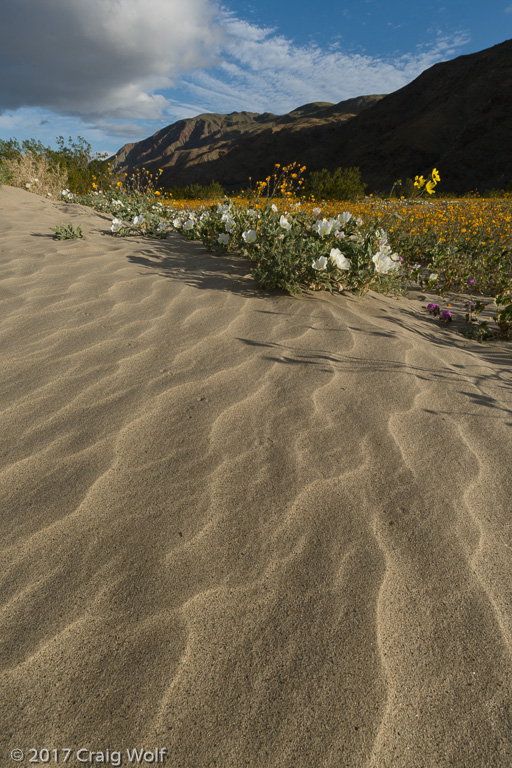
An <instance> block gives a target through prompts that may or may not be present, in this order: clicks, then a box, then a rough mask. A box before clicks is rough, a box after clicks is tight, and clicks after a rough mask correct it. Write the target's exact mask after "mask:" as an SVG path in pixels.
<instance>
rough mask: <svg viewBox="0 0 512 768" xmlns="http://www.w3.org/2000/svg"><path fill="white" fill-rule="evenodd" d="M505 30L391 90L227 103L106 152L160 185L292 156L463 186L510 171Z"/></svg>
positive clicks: (387, 183) (253, 171)
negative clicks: (274, 103)
mask: <svg viewBox="0 0 512 768" xmlns="http://www.w3.org/2000/svg"><path fill="white" fill-rule="evenodd" d="M511 105H512V40H507V41H505V42H504V43H500V44H499V45H495V46H493V47H492V48H487V49H486V50H484V51H480V52H478V53H473V54H469V55H465V56H459V57H458V58H456V59H453V60H452V61H447V62H442V63H440V64H435V65H434V66H433V67H430V69H427V70H425V72H423V73H422V74H421V75H420V76H419V77H417V78H416V79H415V80H414V81H412V82H411V83H409V84H408V85H406V86H404V87H403V88H400V89H399V90H398V91H395V92H394V93H391V94H389V95H373V96H360V97H358V98H354V99H348V100H346V101H342V102H340V103H339V104H329V103H325V102H315V103H312V104H306V105H304V106H302V107H299V108H297V109H294V110H293V111H292V112H289V113H288V114H286V115H274V114H271V113H268V112H266V113H264V114H258V113H255V112H234V113H232V114H230V115H216V114H203V115H199V116H198V117H195V118H190V119H187V120H180V121H178V122H177V123H173V124H172V125H170V126H168V127H166V128H163V129H162V130H160V131H158V132H157V133H155V134H154V135H153V136H151V137H149V138H147V139H144V140H143V141H140V142H137V143H135V144H126V145H125V146H124V147H122V148H121V149H120V150H119V152H118V153H117V157H116V159H113V158H110V162H112V163H113V164H114V167H115V168H116V170H121V171H124V172H127V173H128V174H131V173H132V172H133V171H134V170H136V169H139V168H142V167H143V166H144V167H145V168H146V169H147V170H149V171H150V172H155V171H156V170H157V169H158V168H162V169H163V174H162V176H161V177H160V180H159V183H160V184H161V186H163V187H170V186H184V185H187V184H192V183H199V184H208V183H209V182H210V181H212V180H216V181H218V182H220V183H221V184H222V186H223V187H224V188H225V189H227V190H229V191H233V190H237V189H243V188H247V187H248V186H249V184H250V183H252V185H253V186H254V182H255V181H257V180H261V179H264V178H265V177H266V176H267V175H268V174H269V172H270V171H271V170H272V168H273V166H274V164H275V163H281V164H282V165H287V164H288V163H291V162H293V161H294V160H297V161H299V162H300V163H302V164H304V165H306V167H307V171H308V172H311V171H314V170H319V169H321V168H328V169H329V170H333V169H334V168H337V167H347V166H357V167H359V168H360V170H361V175H362V178H363V180H364V181H365V182H366V183H367V184H368V191H385V190H386V189H389V188H390V187H391V186H392V184H393V182H394V181H395V180H396V179H397V178H403V179H405V178H408V177H409V178H411V177H414V176H415V175H416V174H420V173H422V174H424V175H427V174H428V173H429V172H430V171H431V169H432V168H433V167H436V168H437V169H438V170H439V172H440V174H441V185H440V189H443V190H445V191H451V192H458V193H464V192H469V191H471V190H475V189H479V190H481V191H483V190H484V189H490V188H502V187H503V186H505V185H506V184H508V183H509V182H510V181H512V140H511V137H512V106H511Z"/></svg>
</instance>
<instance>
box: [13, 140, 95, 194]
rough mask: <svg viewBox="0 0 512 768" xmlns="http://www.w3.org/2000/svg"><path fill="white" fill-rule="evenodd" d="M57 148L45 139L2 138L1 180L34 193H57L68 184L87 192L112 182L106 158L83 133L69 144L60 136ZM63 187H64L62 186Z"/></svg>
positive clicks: (70, 187)
mask: <svg viewBox="0 0 512 768" xmlns="http://www.w3.org/2000/svg"><path fill="white" fill-rule="evenodd" d="M56 142H57V147H58V148H57V149H52V148H51V147H45V146H44V144H42V142H41V141H36V140H35V139H25V140H24V141H23V142H22V143H21V144H20V143H19V141H18V140H17V139H8V140H3V139H0V181H3V183H4V184H12V185H13V186H16V187H24V188H26V189H29V190H30V191H31V192H36V193H37V194H41V195H45V194H48V193H51V194H52V195H55V194H56V193H57V194H58V192H59V191H60V190H61V189H62V188H63V187H68V188H69V189H70V190H71V192H73V193H75V194H85V193H87V192H88V191H89V190H90V189H91V187H92V186H93V185H94V184H95V185H96V186H100V185H101V186H103V185H105V184H109V183H110V180H109V169H108V166H107V165H106V163H105V162H104V159H103V158H94V159H93V157H92V155H91V145H90V144H89V143H88V142H87V141H86V140H85V139H84V138H82V137H81V136H79V137H78V140H77V141H73V140H72V138H71V137H70V138H69V139H68V143H67V145H66V142H65V141H64V138H63V137H62V136H58V137H57V139H56ZM59 188H60V189H59Z"/></svg>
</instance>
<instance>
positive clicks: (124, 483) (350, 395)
mask: <svg viewBox="0 0 512 768" xmlns="http://www.w3.org/2000/svg"><path fill="white" fill-rule="evenodd" d="M111 219H112V217H110V216H107V215H103V214H100V213H96V212H94V211H92V210H90V209H87V208H85V207H81V206H79V205H76V204H72V205H66V204H65V203H60V202H56V201H51V200H49V199H46V200H45V199H43V198H40V197H37V196H35V195H32V194H30V193H28V192H25V191H24V190H20V189H13V188H10V187H3V188H2V189H0V297H1V307H2V310H1V315H0V350H1V351H0V354H1V358H0V359H1V367H0V409H1V417H0V418H1V423H0V435H1V445H0V461H1V465H0V508H1V513H0V514H1V557H0V570H1V602H0V610H1V614H0V640H1V656H0V658H1V675H0V688H1V691H0V693H1V695H0V723H1V728H0V765H1V766H12V765H15V764H16V762H13V761H12V759H11V758H10V756H9V753H10V751H11V750H13V749H20V750H23V752H24V753H25V756H24V758H23V762H21V763H20V762H18V764H22V765H28V764H29V763H28V761H29V758H30V757H31V756H33V754H34V753H33V752H30V751H29V750H31V749H32V750H41V749H48V750H60V752H58V753H57V757H59V760H60V763H59V764H63V762H64V761H63V752H62V750H64V749H67V750H70V753H69V754H70V757H69V758H68V761H67V765H71V766H78V765H96V764H98V763H101V762H103V764H105V765H115V764H116V762H117V759H118V758H117V756H116V754H115V753H116V751H118V752H119V756H120V759H121V761H122V762H121V763H119V762H117V764H118V765H119V764H122V765H129V764H130V762H129V757H128V753H127V752H126V750H132V749H134V748H137V749H145V750H151V751H152V753H153V758H154V764H163V765H167V766H169V768H210V767H213V766H217V767H218V768H242V766H250V767H251V768H343V767H345V766H347V768H363V767H364V768H444V767H445V766H455V767H456V768H473V767H474V768H477V767H478V768H488V767H493V768H494V767H495V768H506V767H507V766H512V502H511V499H512V474H511V466H512V386H511V384H512V344H511V343H510V342H508V343H507V342H497V343H490V344H485V345H481V344H478V343H477V342H475V341H470V340H467V339H465V338H464V337H462V336H460V335H459V334H457V333H456V329H455V327H454V324H452V325H451V326H450V325H446V326H440V325H439V323H438V321H436V320H434V319H433V318H432V317H430V316H429V315H428V313H426V312H425V309H424V305H425V303H426V300H431V299H432V298H434V299H435V297H425V295H424V294H419V293H416V294H413V293H411V294H410V295H409V296H408V297H404V298H400V299H395V298H392V297H387V296H384V295H381V294H377V293H374V292H370V293H369V294H368V295H367V296H366V297H364V298H363V299H357V298H356V297H355V296H351V295H344V296H330V295H329V294H327V293H318V292H317V293H309V294H306V295H302V296H300V297H291V296H288V295H285V294H278V293H274V294H271V293H268V294H265V293H260V292H258V291H257V290H256V289H255V287H254V284H253V281H252V278H251V276H250V274H249V269H250V265H249V263H248V262H247V261H245V260H243V259H241V258H239V257H237V256H236V255H231V254H226V255H224V256H218V255H213V254H211V253H209V252H208V251H207V250H206V249H205V248H204V247H203V246H202V245H201V244H200V243H195V242H188V241H186V240H184V239H183V238H182V237H180V236H179V235H177V234H173V235H171V236H170V237H169V238H168V239H167V240H165V241H154V240H149V239H142V238H126V239H120V238H114V237H112V235H111V233H110V223H111ZM68 222H71V223H72V224H73V225H74V226H76V225H78V224H80V225H81V226H82V228H83V231H84V234H85V236H86V239H85V240H69V241H55V240H53V239H52V233H51V232H50V227H54V226H56V225H57V224H62V223H68ZM79 750H82V752H80V753H79ZM84 750H86V751H87V752H85V751H84ZM155 750H157V752H156V753H155ZM158 750H160V751H158ZM89 751H90V753H91V755H90V756H89ZM165 754H166V755H167V757H166V758H165V757H164V755H165ZM43 757H44V754H43ZM82 758H85V759H82ZM150 758H151V755H150V754H149V752H148V753H147V754H146V756H145V759H146V762H145V763H144V762H143V763H142V764H148V763H149V762H150ZM141 759H144V758H141ZM47 762H48V761H47ZM56 762H57V761H56V760H55V753H51V754H50V762H49V764H51V765H54V764H56Z"/></svg>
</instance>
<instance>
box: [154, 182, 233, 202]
mask: <svg viewBox="0 0 512 768" xmlns="http://www.w3.org/2000/svg"><path fill="white" fill-rule="evenodd" d="M166 193H167V194H169V195H172V197H173V198H174V199H175V200H211V199H213V198H217V197H224V194H225V192H224V190H223V188H222V187H221V185H220V184H219V182H218V181H212V182H210V184H207V185H202V184H189V185H188V186H186V187H171V188H170V189H167V190H166Z"/></svg>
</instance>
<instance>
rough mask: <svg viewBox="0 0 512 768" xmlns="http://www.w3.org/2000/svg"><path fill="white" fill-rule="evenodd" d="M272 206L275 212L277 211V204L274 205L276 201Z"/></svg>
mask: <svg viewBox="0 0 512 768" xmlns="http://www.w3.org/2000/svg"><path fill="white" fill-rule="evenodd" d="M271 208H272V210H273V211H274V213H277V205H274V203H272V205H271Z"/></svg>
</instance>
